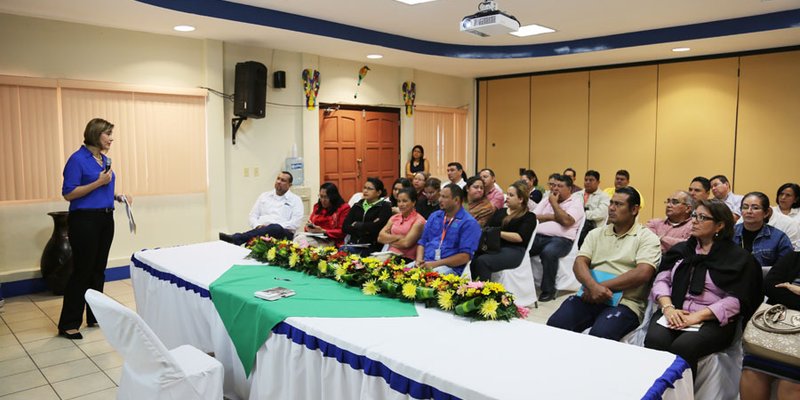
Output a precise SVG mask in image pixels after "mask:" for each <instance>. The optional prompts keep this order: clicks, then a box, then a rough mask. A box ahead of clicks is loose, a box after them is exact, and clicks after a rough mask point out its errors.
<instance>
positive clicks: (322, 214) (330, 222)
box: [295, 182, 350, 247]
mask: <svg viewBox="0 0 800 400" xmlns="http://www.w3.org/2000/svg"><path fill="white" fill-rule="evenodd" d="M348 213H350V205H349V204H347V203H345V202H344V199H343V198H342V196H341V195H340V194H339V188H337V187H336V185H335V184H333V183H330V182H325V183H323V184H322V185H321V186H320V187H319V201H317V204H314V210H313V211H311V216H310V217H309V218H308V224H306V232H309V233H324V234H325V236H327V237H328V239H329V243H326V242H324V241H322V240H317V242H318V243H317V245H328V244H330V245H333V246H336V247H339V246H341V245H342V242H343V241H344V231H342V226H343V225H344V220H345V219H346V218H347V214H348ZM295 239H297V238H295ZM306 242H307V243H309V244H313V243H311V242H313V241H312V240H310V239H309V238H306Z"/></svg>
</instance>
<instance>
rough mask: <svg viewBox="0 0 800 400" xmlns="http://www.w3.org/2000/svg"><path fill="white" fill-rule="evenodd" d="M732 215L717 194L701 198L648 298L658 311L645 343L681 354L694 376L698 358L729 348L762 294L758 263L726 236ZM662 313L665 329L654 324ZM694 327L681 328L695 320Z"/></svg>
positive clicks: (665, 257) (731, 223) (667, 256)
mask: <svg viewBox="0 0 800 400" xmlns="http://www.w3.org/2000/svg"><path fill="white" fill-rule="evenodd" d="M732 225H733V214H732V213H731V211H730V209H729V208H728V207H727V205H726V204H725V203H724V202H722V201H720V200H717V199H714V200H701V201H700V202H699V204H698V205H697V208H696V209H695V211H694V212H693V213H692V237H691V238H690V239H689V240H688V241H686V242H682V243H679V244H677V245H675V246H673V247H672V249H670V251H669V252H668V253H667V254H665V255H664V260H663V262H662V264H661V268H659V272H658V275H657V276H656V280H655V282H654V283H653V290H652V291H651V294H650V297H651V299H652V300H653V301H656V302H657V303H658V306H659V310H658V311H657V312H656V314H655V315H653V318H652V319H651V320H650V326H649V327H648V329H647V336H646V338H645V341H644V345H645V347H648V348H651V349H656V350H664V351H669V352H671V353H673V354H677V355H679V356H681V358H683V359H684V360H686V362H688V363H689V365H690V366H691V367H692V373H693V374H694V375H695V376H697V361H698V360H700V359H701V358H703V357H705V356H707V355H709V354H712V353H716V352H718V351H722V350H724V349H726V348H728V347H729V346H730V345H731V343H732V342H733V339H734V336H736V330H737V322H738V321H739V319H740V318H741V319H742V321H743V322H746V321H747V320H748V319H749V318H750V316H751V315H753V312H754V311H755V310H756V309H757V308H758V305H759V304H760V303H761V301H762V300H763V298H764V296H763V294H762V293H761V268H759V267H758V264H756V262H755V260H754V259H753V257H751V256H750V255H749V254H747V252H746V251H744V250H742V249H741V248H740V247H738V246H736V245H735V244H734V243H733V242H732V241H731V236H732V235H733V229H732ZM662 315H663V316H664V318H665V320H666V321H665V322H666V323H667V324H668V325H669V328H666V327H664V326H662V325H661V324H659V323H658V321H659V319H660V318H661V317H662ZM700 323H702V325H701V326H700V330H699V331H697V332H688V331H682V330H681V329H683V328H686V327H688V326H691V325H695V324H700Z"/></svg>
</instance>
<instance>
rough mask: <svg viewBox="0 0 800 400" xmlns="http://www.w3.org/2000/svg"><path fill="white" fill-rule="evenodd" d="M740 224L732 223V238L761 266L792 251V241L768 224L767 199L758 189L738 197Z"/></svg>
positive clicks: (770, 209) (769, 212)
mask: <svg viewBox="0 0 800 400" xmlns="http://www.w3.org/2000/svg"><path fill="white" fill-rule="evenodd" d="M741 209H742V221H743V222H742V223H741V224H738V225H736V227H735V228H734V233H733V241H734V242H735V243H736V244H737V245H738V246H741V247H742V248H743V249H745V250H747V251H748V252H750V253H753V256H754V257H755V258H756V260H757V261H758V263H759V264H761V266H763V267H769V266H772V265H773V264H775V262H776V261H778V259H779V258H781V257H783V256H785V255H786V254H789V253H791V252H792V242H791V240H789V237H788V236H786V234H785V233H783V231H781V230H780V229H777V228H775V227H773V226H770V225H769V224H768V222H769V217H770V215H771V214H772V208H770V207H769V198H768V197H767V195H766V194H764V193H761V192H750V193H748V194H746V195H744V198H743V199H742V206H741Z"/></svg>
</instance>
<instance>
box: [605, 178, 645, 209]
mask: <svg viewBox="0 0 800 400" xmlns="http://www.w3.org/2000/svg"><path fill="white" fill-rule="evenodd" d="M630 184H631V174H630V173H629V172H628V171H627V170H624V169H621V170H619V171H617V173H616V175H614V187H608V188H605V189H603V191H604V192H606V194H607V195H608V197H614V192H615V191H616V190H617V189H619V188H624V187H629V185H630ZM630 187H633V186H630ZM637 192H638V190H637ZM639 199H640V201H641V202H642V204H641V205H639V212H641V211H642V210H644V206H645V204H644V197H642V193H639Z"/></svg>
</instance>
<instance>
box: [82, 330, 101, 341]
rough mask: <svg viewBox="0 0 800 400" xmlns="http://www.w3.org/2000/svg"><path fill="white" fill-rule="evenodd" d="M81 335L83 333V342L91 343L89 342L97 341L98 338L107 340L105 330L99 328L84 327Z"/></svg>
mask: <svg viewBox="0 0 800 400" xmlns="http://www.w3.org/2000/svg"><path fill="white" fill-rule="evenodd" d="M81 335H83V340H81V343H89V342H96V341H98V340H106V337H105V335H104V334H103V331H102V330H101V329H100V328H98V327H94V328H83V329H81Z"/></svg>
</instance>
